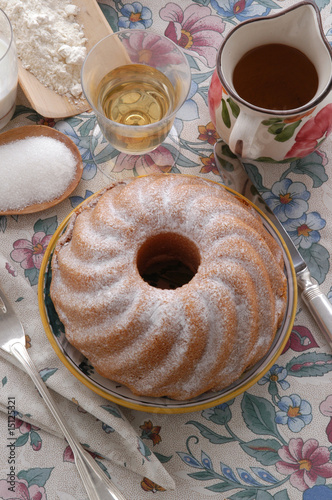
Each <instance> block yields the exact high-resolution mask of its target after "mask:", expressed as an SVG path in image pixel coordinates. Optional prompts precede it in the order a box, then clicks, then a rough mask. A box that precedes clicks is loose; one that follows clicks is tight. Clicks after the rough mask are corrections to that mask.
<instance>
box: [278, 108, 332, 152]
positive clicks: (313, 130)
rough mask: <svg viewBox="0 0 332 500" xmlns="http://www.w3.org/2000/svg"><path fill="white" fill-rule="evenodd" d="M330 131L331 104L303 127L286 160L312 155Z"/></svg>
mask: <svg viewBox="0 0 332 500" xmlns="http://www.w3.org/2000/svg"><path fill="white" fill-rule="evenodd" d="M331 130H332V104H328V105H327V106H325V108H323V109H321V110H320V111H319V113H317V115H316V116H315V117H314V118H311V119H310V120H308V121H307V123H305V124H304V125H303V127H302V128H301V130H300V131H299V133H298V134H297V136H296V138H295V144H294V145H293V146H292V148H291V149H290V150H289V151H288V153H287V154H286V158H295V157H296V158H303V157H304V156H307V155H308V154H310V153H312V152H313V151H314V150H315V149H316V148H317V146H318V144H319V142H320V141H321V140H323V139H325V138H326V137H327V136H328V135H329V134H330V132H331Z"/></svg>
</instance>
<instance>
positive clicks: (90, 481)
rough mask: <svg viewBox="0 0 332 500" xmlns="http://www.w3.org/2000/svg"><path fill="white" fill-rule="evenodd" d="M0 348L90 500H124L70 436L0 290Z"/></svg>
mask: <svg viewBox="0 0 332 500" xmlns="http://www.w3.org/2000/svg"><path fill="white" fill-rule="evenodd" d="M0 348H1V349H3V350H4V351H6V352H8V353H9V354H12V355H13V356H15V358H16V359H17V360H18V361H19V362H20V363H21V364H22V365H23V367H24V369H25V371H26V372H27V374H28V375H29V376H30V377H31V379H32V380H33V382H34V384H35V386H36V388H37V389H38V391H39V393H40V394H41V396H42V398H43V399H44V401H45V403H46V405H47V406H48V408H49V410H50V411H51V413H52V415H53V417H54V418H55V420H56V421H57V423H58V424H59V427H60V429H61V431H62V433H63V434H64V436H65V438H66V440H67V442H68V444H69V446H70V447H71V449H72V452H73V454H74V459H75V463H76V467H77V470H78V472H79V475H80V476H81V479H82V482H83V484H84V487H85V489H86V492H87V494H88V497H89V499H90V500H126V499H125V497H124V496H123V494H122V493H121V491H120V490H119V489H118V488H117V486H116V485H115V484H114V483H113V482H112V481H111V480H110V479H109V478H108V477H107V476H106V474H105V473H104V472H103V471H102V470H101V468H100V467H99V466H98V464H97V463H96V462H95V460H94V459H93V458H92V457H91V455H89V453H88V452H86V451H85V450H84V448H83V447H82V446H81V444H80V443H79V442H78V441H77V439H76V438H75V437H74V436H73V435H72V433H71V430H70V429H69V427H68V425H67V423H66V421H65V420H64V418H63V416H62V415H61V413H60V410H59V408H58V406H57V404H56V402H55V401H54V399H53V397H52V396H51V393H50V392H49V390H48V388H47V387H46V385H45V383H44V381H43V380H42V378H41V377H40V375H39V373H38V370H37V368H36V367H35V365H34V364H33V362H32V360H31V358H30V356H29V354H28V351H27V349H26V347H25V333H24V329H23V326H22V324H21V322H20V320H19V319H18V317H17V316H16V313H15V311H14V309H13V308H12V307H11V305H10V303H9V301H8V299H7V298H6V297H5V295H4V293H3V292H2V291H0Z"/></svg>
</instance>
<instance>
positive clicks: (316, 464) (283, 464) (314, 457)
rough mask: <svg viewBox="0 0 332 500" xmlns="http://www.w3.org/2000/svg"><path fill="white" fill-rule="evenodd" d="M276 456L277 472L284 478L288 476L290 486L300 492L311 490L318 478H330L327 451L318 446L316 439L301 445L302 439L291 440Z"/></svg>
mask: <svg viewBox="0 0 332 500" xmlns="http://www.w3.org/2000/svg"><path fill="white" fill-rule="evenodd" d="M278 454H279V456H280V458H281V461H279V462H277V463H276V468H277V471H278V472H279V473H280V474H284V475H286V476H287V475H289V474H290V475H291V476H290V479H289V481H290V483H291V485H292V486H294V488H297V489H298V490H300V491H305V490H306V489H308V488H312V487H313V486H314V485H315V484H316V481H317V479H318V477H324V478H329V477H332V463H331V462H330V452H329V449H328V448H327V447H326V446H319V443H318V441H317V440H316V439H308V441H306V442H305V443H303V439H302V438H293V439H291V440H290V441H289V444H288V446H283V447H282V448H280V450H279V451H278Z"/></svg>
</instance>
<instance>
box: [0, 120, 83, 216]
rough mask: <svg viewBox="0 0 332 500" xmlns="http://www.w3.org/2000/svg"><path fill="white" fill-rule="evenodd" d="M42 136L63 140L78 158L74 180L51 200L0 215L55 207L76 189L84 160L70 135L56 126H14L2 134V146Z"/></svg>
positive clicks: (28, 212) (0, 135)
mask: <svg viewBox="0 0 332 500" xmlns="http://www.w3.org/2000/svg"><path fill="white" fill-rule="evenodd" d="M41 136H43V137H51V138H53V139H57V140H58V141H60V142H62V143H63V144H64V145H65V146H66V147H67V148H68V149H70V151H71V152H72V154H73V155H74V158H75V160H76V172H75V176H74V178H73V180H72V181H71V183H70V184H69V185H68V186H67V188H66V190H65V191H64V192H63V193H62V195H61V196H59V197H57V198H54V199H53V200H51V201H45V202H42V203H35V204H33V205H28V206H26V207H24V208H22V209H21V210H18V209H15V210H7V211H5V212H1V211H0V215H21V214H32V213H34V212H39V211H42V210H47V209H48V208H50V207H53V206H54V205H57V204H58V203H60V202H61V201H63V200H65V199H66V198H67V197H68V196H69V195H70V194H71V193H72V192H73V191H74V189H75V188H76V186H77V185H78V183H79V181H80V180H81V177H82V173H83V162H82V158H81V155H80V152H79V150H78V148H77V146H76V145H75V144H74V143H73V141H72V140H71V139H70V138H69V137H68V136H66V135H65V134H63V133H62V132H59V131H58V130H56V129H54V128H51V127H46V126H45V125H27V126H25V127H18V128H13V129H11V130H8V131H7V132H3V133H2V134H0V146H3V145H4V144H8V143H10V142H13V141H18V140H22V139H26V138H28V137H41Z"/></svg>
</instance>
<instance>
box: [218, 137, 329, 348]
mask: <svg viewBox="0 0 332 500" xmlns="http://www.w3.org/2000/svg"><path fill="white" fill-rule="evenodd" d="M223 147H225V143H224V142H222V141H218V142H216V144H215V146H214V157H215V161H216V165H217V168H218V171H219V173H220V175H221V177H222V178H223V180H224V183H225V185H226V186H228V187H230V188H232V189H233V190H234V191H236V192H238V193H240V194H242V195H243V196H245V197H246V198H248V200H250V201H252V202H253V203H254V204H255V205H256V206H258V207H259V208H260V209H261V210H262V211H263V212H264V214H265V215H267V217H268V218H269V219H270V220H271V222H272V223H273V224H274V226H275V227H276V228H277V230H278V231H279V233H280V235H281V237H282V239H283V240H284V242H285V244H286V246H287V248H288V250H289V253H290V255H291V258H292V261H293V265H294V269H295V273H296V278H297V284H298V286H299V288H300V289H301V297H302V299H303V301H304V303H305V304H306V306H307V308H308V309H309V311H310V313H311V314H312V316H313V318H314V319H315V321H316V323H317V325H318V326H319V328H320V330H321V332H322V333H323V335H324V337H325V339H326V340H327V342H328V344H329V346H330V347H332V304H331V303H330V302H329V300H328V298H327V297H326V296H325V295H324V294H323V292H322V291H321V290H320V288H319V286H318V285H317V284H316V283H314V282H313V280H312V277H311V275H310V271H309V269H308V267H307V265H306V263H305V261H304V260H303V258H302V257H301V255H300V253H299V252H298V250H297V248H296V247H295V245H294V243H293V241H292V239H291V238H290V236H289V235H288V233H287V231H286V230H285V229H284V227H283V226H282V224H281V222H280V221H279V220H278V218H277V217H276V216H275V215H274V214H273V212H272V211H271V210H270V208H269V207H268V205H267V204H266V203H265V201H264V200H263V198H262V197H261V196H260V195H259V193H258V191H257V189H256V188H255V186H254V185H253V183H252V181H251V180H250V178H249V176H248V174H247V172H246V170H245V168H244V166H243V165H242V163H241V161H240V160H239V159H238V158H237V157H235V158H234V160H232V158H229V157H228V156H225V155H223V152H222V149H223ZM229 164H231V165H232V168H229Z"/></svg>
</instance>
